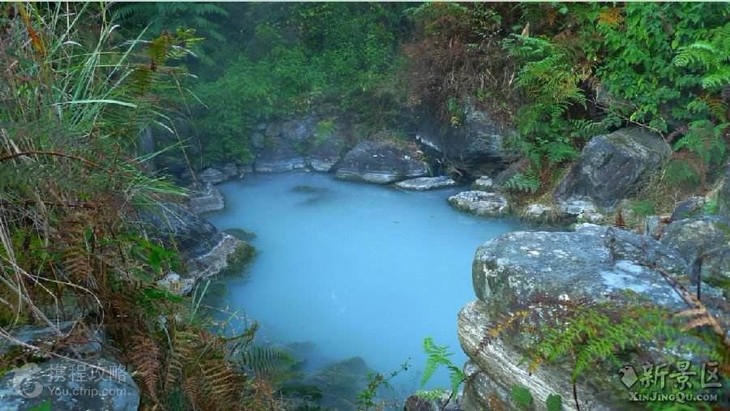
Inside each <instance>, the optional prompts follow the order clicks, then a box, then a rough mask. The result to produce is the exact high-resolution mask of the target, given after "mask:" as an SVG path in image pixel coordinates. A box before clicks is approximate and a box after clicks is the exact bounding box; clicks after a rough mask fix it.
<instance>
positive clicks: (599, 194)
mask: <svg viewBox="0 0 730 411" xmlns="http://www.w3.org/2000/svg"><path fill="white" fill-rule="evenodd" d="M671 153H672V149H671V147H669V144H667V142H666V141H664V139H663V138H662V137H661V136H660V135H658V134H655V133H652V132H650V131H647V130H646V129H643V128H624V129H621V130H618V131H615V132H613V133H611V134H607V135H601V136H596V137H594V138H592V139H591V140H590V141H589V142H588V144H586V146H585V147H584V148H583V153H582V154H581V158H580V160H579V161H578V163H577V164H575V165H574V166H573V168H572V169H571V170H570V172H569V173H568V174H567V175H566V176H565V178H564V179H563V181H562V182H561V183H560V185H559V186H558V188H557V190H556V191H555V199H556V200H557V201H564V200H567V199H568V198H570V197H573V196H588V197H590V198H591V199H592V200H593V201H594V202H595V203H596V205H598V206H600V207H604V208H612V207H613V206H615V205H616V203H618V201H619V200H621V199H624V198H627V197H629V196H631V195H632V194H633V193H634V192H635V191H636V190H637V189H638V188H639V187H640V185H641V184H642V183H643V182H644V181H645V180H646V178H648V177H649V176H650V175H651V173H653V172H656V171H658V170H659V169H661V166H662V164H663V163H664V161H666V160H667V158H669V156H670V155H671Z"/></svg>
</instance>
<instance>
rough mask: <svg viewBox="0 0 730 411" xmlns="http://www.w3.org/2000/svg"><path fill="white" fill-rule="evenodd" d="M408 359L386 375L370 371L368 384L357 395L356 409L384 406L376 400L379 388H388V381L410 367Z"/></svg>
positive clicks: (362, 410) (363, 409) (363, 410)
mask: <svg viewBox="0 0 730 411" xmlns="http://www.w3.org/2000/svg"><path fill="white" fill-rule="evenodd" d="M409 361H410V359H409V360H407V361H406V362H404V363H403V364H401V365H400V368H398V369H397V370H395V371H391V372H390V374H389V375H388V376H387V377H386V376H385V375H383V374H381V373H372V374H369V375H368V385H367V387H365V389H363V390H362V391H360V393H359V394H358V395H357V409H358V411H365V410H369V409H371V408H373V407H381V406H384V405H385V404H384V402H383V401H380V402H379V401H378V399H377V395H378V390H379V389H380V388H390V381H391V380H392V379H393V378H395V377H396V376H397V375H398V374H400V373H401V372H403V371H408V367H410V364H409Z"/></svg>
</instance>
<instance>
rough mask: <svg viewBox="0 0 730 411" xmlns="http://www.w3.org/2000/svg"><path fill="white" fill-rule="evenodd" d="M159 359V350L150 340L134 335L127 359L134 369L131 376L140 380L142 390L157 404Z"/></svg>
mask: <svg viewBox="0 0 730 411" xmlns="http://www.w3.org/2000/svg"><path fill="white" fill-rule="evenodd" d="M160 358H161V356H160V350H159V348H158V346H157V344H156V343H155V342H154V341H153V340H152V339H150V338H149V337H146V336H143V335H136V336H135V337H134V338H133V339H132V342H131V344H130V346H129V353H128V359H129V362H130V363H131V364H132V366H134V368H135V373H134V374H133V375H134V376H135V377H136V378H138V379H139V380H141V382H142V384H141V386H142V389H143V390H144V391H145V393H146V394H147V395H149V397H150V398H152V399H153V400H154V401H155V402H159V398H158V396H157V382H158V379H159V377H160V368H161V365H162V363H161V359H160Z"/></svg>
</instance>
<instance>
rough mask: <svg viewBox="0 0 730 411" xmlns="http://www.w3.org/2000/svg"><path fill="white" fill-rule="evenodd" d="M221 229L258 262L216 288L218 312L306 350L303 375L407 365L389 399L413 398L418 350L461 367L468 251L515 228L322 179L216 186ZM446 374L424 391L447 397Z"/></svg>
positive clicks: (275, 178) (412, 197)
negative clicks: (353, 364) (240, 314)
mask: <svg viewBox="0 0 730 411" xmlns="http://www.w3.org/2000/svg"><path fill="white" fill-rule="evenodd" d="M220 189H221V191H222V192H223V194H224V196H225V199H226V210H225V211H223V212H218V213H215V214H211V215H208V216H207V217H208V218H209V219H210V221H211V222H213V224H214V225H216V227H218V229H221V230H224V229H229V228H242V229H245V230H249V231H253V232H254V233H255V234H256V238H255V239H254V240H253V241H252V243H253V244H254V245H255V247H256V248H257V250H258V255H257V257H256V259H255V260H254V262H253V264H252V265H251V267H250V268H249V273H248V275H247V276H245V277H244V276H233V277H227V278H225V279H223V282H224V283H225V285H226V288H225V289H226V291H225V293H224V295H223V296H221V297H220V298H221V300H220V301H219V302H218V304H221V305H227V306H229V307H231V308H237V309H241V310H243V311H244V312H245V314H246V316H247V317H248V318H250V319H254V320H256V321H258V322H259V323H260V324H261V329H260V331H259V333H258V334H257V338H258V339H259V340H268V341H272V342H276V343H282V344H285V343H293V342H312V343H314V346H315V352H313V353H312V354H311V358H309V359H308V360H309V361H310V364H315V365H316V364H324V363H326V362H327V361H329V360H337V359H344V358H349V357H353V356H360V357H362V358H363V359H364V360H365V361H366V362H367V364H368V365H369V366H370V367H371V368H373V369H375V370H378V371H380V372H383V373H387V372H390V371H393V370H397V369H398V368H399V365H400V364H402V363H403V362H405V361H406V360H408V359H409V358H410V359H411V361H410V364H411V368H410V369H409V370H408V371H407V372H403V373H401V375H399V377H398V379H397V384H396V388H397V389H398V391H399V392H401V393H405V394H407V393H409V392H413V391H415V390H416V389H417V388H418V380H419V379H420V372H421V371H422V369H423V366H424V364H425V360H426V356H425V354H424V352H423V348H422V345H423V339H424V338H425V337H427V336H431V337H433V339H434V341H435V342H436V343H437V344H439V345H448V346H449V347H450V348H451V351H452V352H454V356H453V357H452V358H453V360H454V363H456V364H457V365H459V366H461V365H463V363H464V362H465V361H466V356H465V355H464V354H463V353H462V351H461V349H460V347H459V343H458V339H457V336H456V316H457V313H458V311H459V309H460V308H461V307H462V306H463V305H464V304H466V303H467V302H469V301H471V300H474V299H475V297H474V292H473V287H472V280H471V264H472V259H473V257H474V253H475V251H476V248H477V247H478V246H479V245H480V244H482V243H484V242H485V241H487V240H489V239H491V238H493V237H495V236H497V235H499V234H501V233H504V232H507V231H512V230H514V229H516V228H517V223H516V222H514V221H509V220H502V219H485V218H476V217H472V216H469V215H466V214H463V213H460V212H457V211H455V210H453V209H452V208H451V207H450V206H449V204H448V203H447V198H448V196H449V195H451V194H453V193H455V192H457V191H458V190H457V189H445V190H437V191H430V192H420V193H419V192H406V191H400V190H397V189H394V188H391V187H383V186H375V185H367V184H358V183H348V182H342V181H338V180H335V179H334V178H332V177H331V176H329V175H324V174H313V173H295V174H281V175H247V176H246V178H245V179H243V180H239V181H233V182H228V183H225V184H223V185H221V186H220ZM448 386H449V382H448V375H447V374H446V372H440V373H437V374H436V376H435V377H434V378H433V380H432V381H431V383H430V384H429V385H428V386H427V388H435V387H444V388H446V387H448Z"/></svg>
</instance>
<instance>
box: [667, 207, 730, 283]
mask: <svg viewBox="0 0 730 411" xmlns="http://www.w3.org/2000/svg"><path fill="white" fill-rule="evenodd" d="M660 241H661V243H662V244H664V245H666V246H667V247H669V248H671V249H673V250H674V251H676V252H677V254H679V255H680V256H681V257H682V258H683V259H684V261H685V262H686V263H687V266H688V267H690V271H691V274H692V275H693V276H695V275H697V274H699V275H700V278H701V279H702V282H703V283H704V284H707V285H710V286H714V287H718V288H721V289H725V290H726V291H725V294H726V296H730V221H729V220H727V219H724V218H721V217H716V216H706V217H699V218H686V219H682V220H678V221H674V222H672V223H670V224H669V225H667V226H666V227H663V232H662V236H661V240H660Z"/></svg>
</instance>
